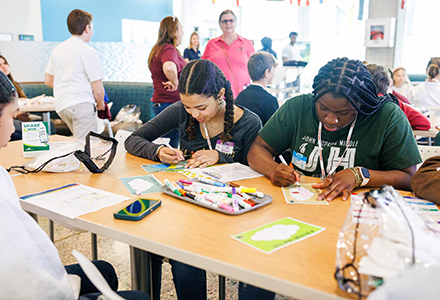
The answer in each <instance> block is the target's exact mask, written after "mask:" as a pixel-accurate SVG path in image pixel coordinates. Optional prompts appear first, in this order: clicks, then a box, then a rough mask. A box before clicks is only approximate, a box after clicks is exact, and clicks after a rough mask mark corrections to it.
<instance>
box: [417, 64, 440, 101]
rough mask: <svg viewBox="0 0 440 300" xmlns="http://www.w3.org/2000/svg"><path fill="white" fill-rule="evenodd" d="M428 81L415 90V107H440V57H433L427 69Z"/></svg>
mask: <svg viewBox="0 0 440 300" xmlns="http://www.w3.org/2000/svg"><path fill="white" fill-rule="evenodd" d="M426 74H427V75H428V79H426V81H425V82H424V83H421V84H419V85H418V86H416V87H415V88H414V105H416V106H424V107H439V106H440V57H433V58H431V59H430V60H429V62H428V67H427V68H426Z"/></svg>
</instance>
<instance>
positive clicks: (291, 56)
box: [282, 31, 302, 62]
mask: <svg viewBox="0 0 440 300" xmlns="http://www.w3.org/2000/svg"><path fill="white" fill-rule="evenodd" d="M297 36H298V33H296V32H294V31H292V32H291V33H290V34H289V38H290V43H289V44H288V45H287V46H286V47H284V48H283V52H282V57H283V62H285V61H291V60H296V61H301V60H302V57H301V55H300V53H299V47H298V45H295V43H296V37H297Z"/></svg>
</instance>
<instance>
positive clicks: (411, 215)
mask: <svg viewBox="0 0 440 300" xmlns="http://www.w3.org/2000/svg"><path fill="white" fill-rule="evenodd" d="M429 219H430V218H429V216H428V215H426V214H425V213H424V212H423V211H416V210H414V209H413V208H412V207H411V206H410V205H409V204H408V203H407V202H406V201H405V200H404V199H403V197H402V196H401V195H400V194H399V193H398V192H396V191H395V190H394V188H393V187H391V186H385V187H383V188H381V189H380V190H372V191H370V192H366V193H362V194H359V195H352V203H351V206H350V210H349V212H348V214H347V217H346V219H345V222H344V225H343V226H342V228H341V231H340V233H339V238H338V243H337V249H336V272H335V277H336V280H337V281H338V284H339V287H340V288H341V289H342V290H344V291H346V292H349V293H354V294H357V295H359V296H362V297H366V296H367V295H368V294H369V293H370V292H371V291H372V290H373V289H375V288H376V287H378V286H379V285H381V284H382V283H383V282H384V281H385V280H387V279H389V278H392V277H394V276H396V275H398V274H399V273H400V272H401V271H403V270H405V269H408V268H410V267H415V268H425V267H429V266H440V253H439V252H438V249H440V236H439V233H438V231H436V230H435V228H431V227H428V225H427V224H430V220H429ZM431 221H432V220H431Z"/></svg>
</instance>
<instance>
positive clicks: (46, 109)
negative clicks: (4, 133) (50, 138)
mask: <svg viewBox="0 0 440 300" xmlns="http://www.w3.org/2000/svg"><path fill="white" fill-rule="evenodd" d="M29 100H31V99H29ZM20 103H22V101H21V102H20ZM20 103H19V104H20ZM18 109H19V110H20V111H21V112H39V113H41V115H42V117H43V122H47V124H48V129H47V130H48V133H49V135H50V134H51V132H50V131H51V129H50V112H52V111H55V103H43V104H38V102H37V101H35V102H33V103H26V105H22V104H21V105H19V106H18Z"/></svg>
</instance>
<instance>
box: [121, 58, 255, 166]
mask: <svg viewBox="0 0 440 300" xmlns="http://www.w3.org/2000/svg"><path fill="white" fill-rule="evenodd" d="M178 86H179V94H180V98H181V101H179V102H176V103H174V104H173V105H171V106H170V107H169V108H167V109H165V110H164V111H163V112H162V113H161V114H160V115H157V116H156V117H155V118H153V119H151V120H150V121H148V122H147V123H145V124H144V125H143V126H142V127H140V128H139V129H138V130H136V131H135V132H134V133H133V134H132V135H131V136H129V138H128V139H127V140H126V141H125V148H126V149H127V151H128V152H129V153H131V154H133V155H136V156H140V157H145V158H148V159H151V160H155V161H161V162H163V163H167V164H175V163H178V162H179V161H180V160H182V159H183V158H184V157H187V158H190V159H189V160H188V164H187V166H188V167H190V168H195V167H207V166H211V165H214V164H216V163H232V162H240V163H243V164H246V165H247V164H248V163H247V158H246V157H247V153H248V151H249V148H250V146H251V144H252V142H253V141H254V139H255V138H256V136H257V134H258V130H259V129H260V128H261V121H260V119H259V118H258V116H256V115H255V114H254V113H252V112H251V111H249V110H247V109H246V108H240V107H238V106H236V105H234V97H233V96H232V90H231V84H230V83H229V81H228V80H227V79H226V77H225V75H224V74H223V72H222V71H221V70H220V68H219V67H218V66H217V65H215V64H214V63H212V62H210V61H208V60H203V59H202V60H194V61H191V62H190V63H189V64H188V65H186V66H185V68H184V69H183V70H182V73H181V75H180V79H179V85H178ZM173 129H178V130H179V134H180V150H178V149H170V148H167V147H164V145H156V144H153V143H152V141H154V140H155V139H156V138H158V137H160V136H162V135H163V134H165V133H167V132H169V131H171V130H173Z"/></svg>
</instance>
